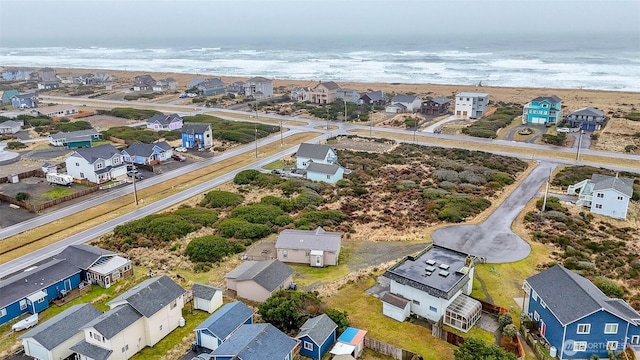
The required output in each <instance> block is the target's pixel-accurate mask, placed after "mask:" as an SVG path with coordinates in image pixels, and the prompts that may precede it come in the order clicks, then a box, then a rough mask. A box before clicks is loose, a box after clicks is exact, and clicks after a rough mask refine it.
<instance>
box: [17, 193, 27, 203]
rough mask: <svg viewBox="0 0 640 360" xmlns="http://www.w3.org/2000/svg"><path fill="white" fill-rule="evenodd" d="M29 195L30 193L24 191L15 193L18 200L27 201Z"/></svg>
mask: <svg viewBox="0 0 640 360" xmlns="http://www.w3.org/2000/svg"><path fill="white" fill-rule="evenodd" d="M30 197H31V195H29V193H26V192H19V193H17V194H16V200H18V201H27V200H29V198H30Z"/></svg>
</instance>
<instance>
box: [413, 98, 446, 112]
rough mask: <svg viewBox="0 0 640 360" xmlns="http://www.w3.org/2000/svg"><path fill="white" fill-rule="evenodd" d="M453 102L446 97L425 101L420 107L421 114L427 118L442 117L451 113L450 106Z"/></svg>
mask: <svg viewBox="0 0 640 360" xmlns="http://www.w3.org/2000/svg"><path fill="white" fill-rule="evenodd" d="M450 103H451V100H449V98H447V97H444V96H438V97H434V98H433V99H429V100H425V101H423V102H422V105H421V106H420V114H422V115H427V116H440V115H445V114H447V113H448V112H449V104H450Z"/></svg>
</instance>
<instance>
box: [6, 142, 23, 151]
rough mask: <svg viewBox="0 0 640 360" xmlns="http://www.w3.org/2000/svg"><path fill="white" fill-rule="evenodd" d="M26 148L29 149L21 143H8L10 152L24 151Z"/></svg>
mask: <svg viewBox="0 0 640 360" xmlns="http://www.w3.org/2000/svg"><path fill="white" fill-rule="evenodd" d="M26 147H27V145H25V144H23V143H22V142H20V141H9V142H8V143H7V149H9V150H18V149H24V148H26Z"/></svg>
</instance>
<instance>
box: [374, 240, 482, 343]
mask: <svg viewBox="0 0 640 360" xmlns="http://www.w3.org/2000/svg"><path fill="white" fill-rule="evenodd" d="M475 260H476V258H474V257H473V256H470V255H467V254H464V253H461V252H459V251H455V250H451V249H448V248H445V247H442V246H439V245H430V246H429V247H427V248H426V249H425V250H423V251H422V252H420V253H419V254H418V255H416V256H407V257H405V258H404V259H403V260H402V261H400V262H399V263H397V264H396V265H394V266H392V267H391V268H389V269H388V270H387V271H386V272H385V273H384V275H383V276H384V277H386V278H388V279H389V280H390V290H389V292H390V293H391V294H393V295H396V297H398V298H400V299H402V300H403V302H404V301H411V304H410V313H411V314H415V315H418V316H420V317H422V318H425V319H428V320H430V321H433V322H438V321H440V320H441V319H442V320H443V321H444V323H445V324H447V325H449V326H451V327H454V328H456V329H458V330H461V331H464V332H467V331H469V330H470V329H471V327H473V325H474V324H475V323H476V322H477V321H478V320H479V319H480V315H481V311H482V305H481V304H480V302H478V301H477V300H474V299H472V298H471V297H469V296H468V295H469V294H471V291H472V287H473V273H474V266H475ZM387 299H388V298H387ZM381 300H385V298H382V299H381ZM388 304H389V305H391V306H383V314H384V315H387V316H389V317H392V318H395V319H396V320H398V315H399V309H400V310H402V309H401V308H402V307H403V306H406V304H405V305H402V304H401V303H400V306H398V303H396V301H395V299H394V301H392V302H390V303H388ZM393 307H395V309H393ZM389 310H392V312H391V313H389V312H387V313H385V312H384V311H389ZM405 315H406V313H405ZM400 321H404V318H403V319H402V320H400Z"/></svg>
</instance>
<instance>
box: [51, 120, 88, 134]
mask: <svg viewBox="0 0 640 360" xmlns="http://www.w3.org/2000/svg"><path fill="white" fill-rule="evenodd" d="M55 128H56V130H58V131H63V132H70V131H79V130H88V129H93V127H92V126H91V124H89V123H88V122H86V121H74V122H58V123H56V124H55Z"/></svg>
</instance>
